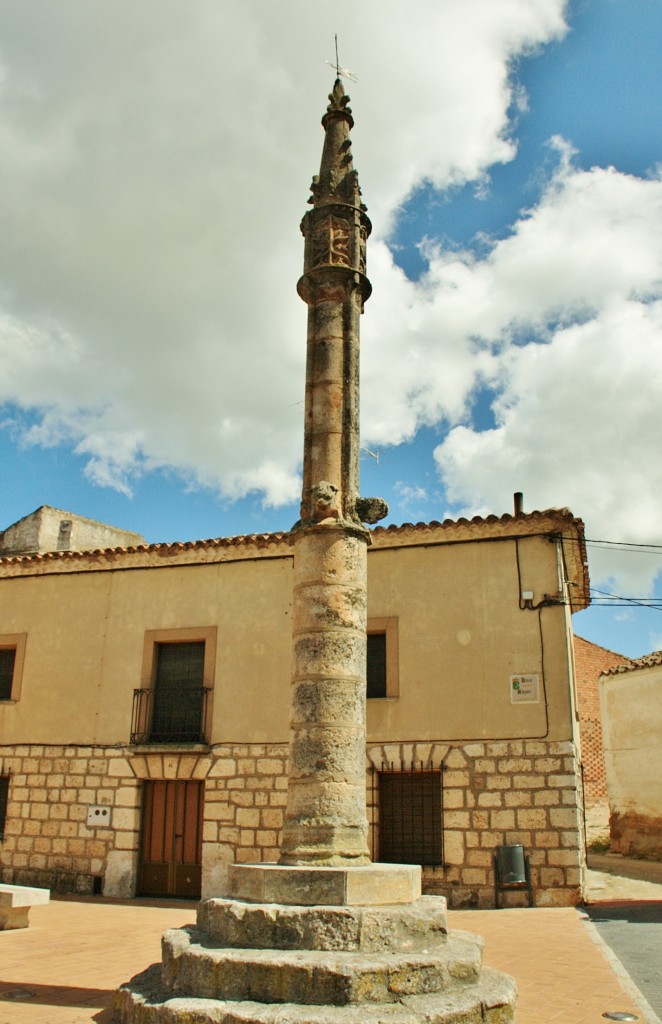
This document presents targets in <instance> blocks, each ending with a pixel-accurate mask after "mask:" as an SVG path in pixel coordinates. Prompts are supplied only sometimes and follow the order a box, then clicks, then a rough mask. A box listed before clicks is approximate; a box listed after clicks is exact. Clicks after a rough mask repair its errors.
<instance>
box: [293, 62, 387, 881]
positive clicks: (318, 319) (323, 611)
mask: <svg viewBox="0 0 662 1024" xmlns="http://www.w3.org/2000/svg"><path fill="white" fill-rule="evenodd" d="M329 100H330V103H329V107H328V108H327V111H326V113H325V115H324V118H323V119H322V124H323V126H324V133H325V134H324V149H323V151H322V162H321V165H320V172H319V175H318V176H317V177H316V178H315V179H314V180H313V184H312V193H313V195H312V199H311V202H312V209H311V210H310V211H309V212H308V213H307V214H306V215H305V216H304V218H303V221H302V224H301V230H302V232H303V235H304V238H305V251H304V268H303V270H304V272H303V276H302V278H301V280H300V281H299V284H298V291H299V295H300V296H301V298H302V299H303V300H304V302H306V303H307V305H308V341H307V351H306V408H305V426H304V449H303V486H302V494H301V519H300V521H299V523H298V524H297V526H296V527H295V529H294V530H293V534H292V538H293V545H294V593H293V616H292V620H293V621H292V629H293V636H292V643H293V654H292V662H293V667H292V712H291V722H290V770H289V771H290V773H289V779H288V798H287V801H288V802H287V810H286V812H285V822H284V828H283V840H282V846H281V855H280V861H281V864H292V865H296V864H319V865H324V864H326V865H332V864H361V863H367V862H368V861H369V853H368V823H367V816H366V806H365V741H366V733H365V687H366V684H365V666H366V607H367V592H366V582H367V580H366V561H367V559H366V556H367V550H366V549H367V544H368V542H369V534H368V531H367V530H366V528H365V527H364V526H363V525H362V523H361V518H360V516H359V513H358V511H357V499H358V496H359V319H360V316H361V313H362V311H363V303H364V301H365V299H366V298H367V297H368V295H369V294H370V283H369V282H368V279H367V277H366V276H365V264H366V240H367V237H368V235H369V234H370V221H369V220H368V218H367V216H366V214H365V206H364V205H363V203H362V202H361V190H360V188H359V183H358V176H357V174H356V171H355V170H354V168H353V165H352V155H351V146H350V139H349V132H350V129H351V127H352V124H353V121H352V117H351V112H350V109H349V107H348V105H347V100H348V97H347V96H345V93H344V91H343V88H342V84H341V82H340V80H338V81H336V83H335V85H334V88H333V92H332V94H331V95H330V97H329Z"/></svg>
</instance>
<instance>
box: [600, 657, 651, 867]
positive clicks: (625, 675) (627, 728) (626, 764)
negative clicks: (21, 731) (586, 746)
mask: <svg viewBox="0 0 662 1024" xmlns="http://www.w3.org/2000/svg"><path fill="white" fill-rule="evenodd" d="M600 705H601V714H602V731H603V736H604V751H605V766H606V777H607V795H608V798H609V833H610V841H611V849H612V852H613V853H621V854H624V855H625V856H628V855H629V856H634V857H642V858H645V859H649V860H662V784H661V783H660V779H662V751H661V750H660V734H661V733H662V651H655V652H654V653H653V654H648V655H646V656H645V657H643V658H636V659H635V660H633V661H632V662H630V664H629V665H627V666H621V667H618V668H613V669H611V670H610V671H608V672H605V673H604V674H603V675H602V676H601V677H600Z"/></svg>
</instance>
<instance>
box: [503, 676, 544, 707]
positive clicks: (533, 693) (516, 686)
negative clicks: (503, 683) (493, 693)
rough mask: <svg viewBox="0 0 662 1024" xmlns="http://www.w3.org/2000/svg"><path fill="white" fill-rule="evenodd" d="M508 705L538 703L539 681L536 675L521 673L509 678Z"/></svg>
mask: <svg viewBox="0 0 662 1024" xmlns="http://www.w3.org/2000/svg"><path fill="white" fill-rule="evenodd" d="M510 703H511V704H539V703H540V679H539V676H538V674H537V673H523V674H522V675H517V676H511V677H510Z"/></svg>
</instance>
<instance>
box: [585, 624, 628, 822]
mask: <svg viewBox="0 0 662 1024" xmlns="http://www.w3.org/2000/svg"><path fill="white" fill-rule="evenodd" d="M574 648H575V678H576V687H577V711H578V714H579V738H580V745H581V757H582V765H583V769H584V787H585V795H586V800H587V802H590V801H591V800H606V798H607V781H606V775H605V756H604V748H603V739H602V724H601V721H600V688H599V685H598V680H599V678H600V676H601V675H602V674H603V672H608V671H609V670H610V669H614V668H619V667H621V666H625V667H627V666H630V665H632V662H631V661H630V659H629V658H626V657H625V656H624V655H622V654H616V653H615V652H614V651H610V650H608V649H607V648H606V647H599V646H598V644H594V643H591V641H590V640H584V639H583V637H581V636H576V635H575V638H574Z"/></svg>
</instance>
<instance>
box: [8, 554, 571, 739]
mask: <svg viewBox="0 0 662 1024" xmlns="http://www.w3.org/2000/svg"><path fill="white" fill-rule="evenodd" d="M518 546H519V563H520V573H521V578H522V589H524V590H532V591H533V592H534V598H533V603H534V604H538V603H539V602H540V601H541V600H542V599H543V597H544V595H545V594H558V577H557V552H556V546H555V545H554V544H553V543H550V542H549V540H548V539H546V538H540V537H525V538H520V540H519V545H518ZM290 551H291V549H289V548H288V547H287V546H286V545H283V546H282V547H281V552H280V553H279V554H278V556H269V557H263V558H258V559H246V560H229V561H219V562H218V563H217V564H193V563H190V564H184V565H162V564H160V563H159V561H158V559H153V560H152V563H151V564H150V565H149V567H145V568H140V567H139V568H126V567H125V566H124V563H122V562H121V561H120V562H118V563H113V567H112V568H110V569H109V568H96V567H95V564H94V563H92V564H91V566H89V567H88V568H87V570H86V571H82V572H72V571H69V572H56V573H51V574H47V573H46V571H45V570H43V571H42V572H41V574H40V575H27V574H26V575H14V576H8V577H5V578H4V579H0V622H2V630H3V633H6V634H17V633H26V634H27V643H26V652H25V664H24V673H23V681H22V693H21V699H20V700H19V701H18V702H17V703H15V704H1V705H0V731H1V734H2V736H3V741H4V742H7V743H26V742H32V743H50V744H53V743H65V744H70V743H88V744H89V743H102V744H113V743H126V742H127V740H128V735H129V730H130V719H131V705H132V697H133V690H134V689H135V688H137V687H140V686H141V666H142V663H143V652H144V646H145V634H146V632H147V631H153V630H167V629H174V628H179V629H182V628H186V627H188V628H201V627H216V629H217V650H216V665H215V683H214V699H213V725H212V730H211V737H210V738H211V741H212V742H213V743H219V742H223V743H227V742H284V741H287V739H288V716H289V686H290V672H291V589H292V560H291V553H290ZM100 564H103V563H100ZM368 573H369V584H368V589H369V612H368V614H369V618H370V619H375V618H383V617H387V618H395V619H397V628H398V648H399V680H400V685H399V696H398V697H397V698H395V699H392V698H386V699H382V700H377V701H371V702H370V706H369V709H368V736H369V739H370V740H371V741H380V742H382V741H389V740H407V741H416V740H422V741H423V740H426V739H435V740H440V739H442V740H443V739H465V740H469V739H495V740H496V739H501V738H508V737H513V738H524V739H538V738H547V739H550V740H566V739H571V738H572V731H573V724H572V711H571V687H570V685H569V665H568V641H567V621H566V608H565V607H563V606H561V605H552V606H550V607H543V608H540V609H538V610H522V609H520V607H519V604H520V601H519V583H518V572H517V560H516V552H515V544H514V542H513V541H509V540H504V541H497V542H488V543H485V542H483V543H481V542H477V543H463V544H451V545H438V546H431V547H423V546H412V547H403V546H401V547H397V548H384V547H381V548H379V549H377V548H374V549H371V551H370V554H369V557H368ZM541 636H542V644H541ZM515 673H536V674H538V675H539V676H540V680H541V697H540V701H539V703H536V704H512V703H511V700H510V688H509V687H510V676H511V675H512V674H515Z"/></svg>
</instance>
